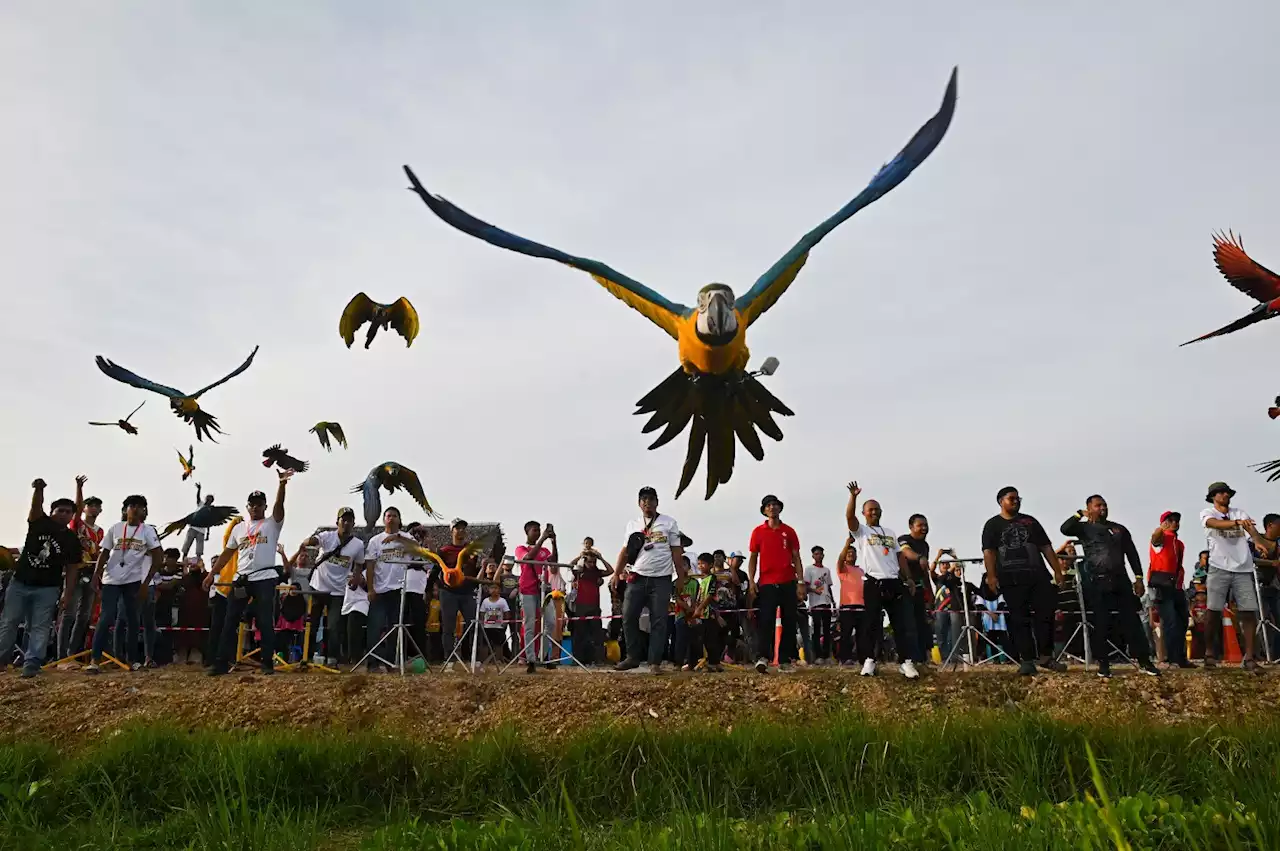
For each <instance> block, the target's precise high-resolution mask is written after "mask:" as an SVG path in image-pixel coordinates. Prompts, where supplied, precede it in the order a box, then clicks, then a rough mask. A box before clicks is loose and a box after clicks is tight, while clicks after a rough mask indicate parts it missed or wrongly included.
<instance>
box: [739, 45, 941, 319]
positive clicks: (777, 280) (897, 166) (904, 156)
mask: <svg viewBox="0 0 1280 851" xmlns="http://www.w3.org/2000/svg"><path fill="white" fill-rule="evenodd" d="M957 74H958V69H954V68H953V69H952V71H951V79H950V80H949V81H948V83H947V90H946V92H945V94H943V96H942V106H941V107H940V108H939V109H938V111H937V113H936V114H934V116H933V117H932V118H930V119H929V120H928V121H926V122H925V123H924V125H923V126H921V128H920V129H919V130H917V131H916V134H915V135H914V136H912V137H911V141H909V142H907V144H906V146H905V147H903V149H902V150H901V151H899V152H898V154H897V156H895V157H894V158H893V159H891V160H890V161H889V162H887V163H886V164H885V165H884V166H883V167H882V168H881V169H880V170H879V171H878V172H876V175H875V177H873V178H871V182H870V183H869V184H867V187H866V188H865V189H863V190H862V191H861V192H859V193H858V195H857V197H856V198H854V199H853V200H852V201H850V202H849V203H848V204H845V205H844V206H843V207H841V208H840V209H839V210H837V211H836V213H835V214H834V215H832V216H831V217H830V218H828V219H827V220H826V221H824V222H823V223H822V224H820V225H818V226H817V227H816V228H814V229H813V230H811V231H809V232H808V233H807V234H805V235H804V236H803V237H801V238H800V241H799V242H797V243H796V244H795V245H794V246H792V247H791V250H790V251H788V252H787V253H786V254H784V255H783V256H782V258H781V259H780V260H778V262H777V263H774V264H773V266H771V267H770V268H769V271H767V272H765V273H764V274H763V275H761V276H760V278H759V279H758V280H757V281H756V282H755V284H754V285H753V286H752V287H751V289H750V290H748V291H747V292H745V293H743V294H742V295H741V296H740V297H739V298H738V299H737V301H736V302H735V303H734V306H735V307H736V308H737V309H738V310H739V311H740V312H741V313H742V316H743V319H744V320H745V322H746V324H747V325H748V326H749V325H751V324H752V323H753V322H755V321H756V320H757V319H759V318H760V315H761V314H763V313H764V312H765V311H766V310H768V309H769V308H770V307H773V305H774V304H775V303H777V301H778V299H779V298H780V297H781V296H782V294H783V293H784V292H786V291H787V288H788V287H790V286H791V283H792V282H793V281H794V280H795V279H796V275H798V274H799V272H800V269H801V268H802V267H803V266H804V264H805V261H806V260H807V259H808V257H809V252H810V251H811V250H812V249H813V247H814V246H815V245H817V244H818V243H819V242H821V241H822V239H823V237H825V236H826V235H827V234H829V233H831V231H833V230H835V229H836V227H838V226H839V225H841V224H842V223H844V222H845V221H847V220H848V219H849V218H850V217H852V216H853V215H854V214H855V213H857V212H858V211H859V210H861V209H863V208H864V207H868V206H870V205H871V204H872V203H874V202H875V201H877V200H879V199H880V198H882V197H884V196H885V195H887V194H888V193H889V192H890V191H891V190H892V189H894V187H896V186H897V185H898V184H900V183H902V181H904V180H906V179H907V176H908V175H910V174H911V172H913V171H914V170H915V169H916V167H917V166H919V165H920V164H921V163H922V162H924V161H925V160H926V159H927V158H928V157H929V155H930V154H931V153H933V150H934V149H935V148H936V147H938V143H939V142H941V141H942V137H943V136H945V135H946V133H947V128H948V127H950V126H951V118H952V116H953V115H954V114H955V109H956V77H957Z"/></svg>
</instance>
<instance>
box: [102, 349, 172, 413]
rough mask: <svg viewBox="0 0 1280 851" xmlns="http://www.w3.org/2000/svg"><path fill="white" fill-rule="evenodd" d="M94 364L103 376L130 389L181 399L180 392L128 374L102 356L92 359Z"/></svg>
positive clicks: (125, 370) (128, 372)
mask: <svg viewBox="0 0 1280 851" xmlns="http://www.w3.org/2000/svg"><path fill="white" fill-rule="evenodd" d="M94 362H95V363H97V364H98V369H100V370H102V374H103V375H105V376H107V377H108V378H114V379H115V380H116V381H119V382H122V383H124V384H128V385H129V386H130V387H137V388H138V389H139V390H150V391H151V392H152V393H159V394H160V395H161V396H168V397H169V398H170V399H181V398H182V396H183V393H182V391H181V390H175V389H173V388H172V387H166V386H164V385H163V384H156V383H155V382H154V381H148V380H147V379H145V378H143V377H142V376H141V375H138V374H137V373H136V372H130V371H129V370H127V369H125V368H124V367H122V366H121V365H120V364H118V363H115V362H114V361H109V360H107V359H106V358H104V357H103V356H102V355H98V356H97V357H96V358H94ZM130 416H132V414H130Z"/></svg>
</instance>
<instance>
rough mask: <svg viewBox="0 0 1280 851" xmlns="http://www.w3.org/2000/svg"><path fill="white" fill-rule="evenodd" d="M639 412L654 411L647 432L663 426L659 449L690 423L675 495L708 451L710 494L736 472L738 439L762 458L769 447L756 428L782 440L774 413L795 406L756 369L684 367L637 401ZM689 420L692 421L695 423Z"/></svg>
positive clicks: (786, 412)
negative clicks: (721, 371)
mask: <svg viewBox="0 0 1280 851" xmlns="http://www.w3.org/2000/svg"><path fill="white" fill-rule="evenodd" d="M636 407H637V410H636V413H637V414H651V415H652V416H650V417H649V421H648V422H647V423H645V425H644V428H643V429H641V431H642V433H644V434H648V433H649V432H652V431H656V430H657V429H659V428H662V429H663V431H662V433H661V434H660V435H658V439H657V440H655V441H654V442H653V443H652V444H651V445H650V446H649V448H650V449H657V448H658V447H659V446H663V445H665V444H667V443H669V442H670V441H672V440H673V439H675V437H676V435H678V434H680V433H681V432H682V431H684V430H685V427H686V426H689V448H688V451H687V453H686V455H685V462H684V469H683V471H682V472H681V475H680V487H679V489H678V490H676V498H677V499H678V498H679V497H680V494H682V493H684V490H685V488H687V487H688V486H689V484H690V482H692V481H693V476H694V473H696V472H697V471H698V465H699V463H701V461H702V455H703V453H704V451H705V453H706V456H707V495H706V499H711V496H712V495H713V494H714V493H715V492H716V488H717V487H719V486H720V485H722V484H724V483H725V482H728V481H729V479H730V477H731V476H732V475H733V464H734V457H735V455H736V452H737V446H736V444H737V443H741V444H742V445H743V447H744V448H745V449H746V450H747V452H749V453H750V454H751V457H753V458H755V459H756V460H757V461H760V460H762V459H763V458H764V447H763V446H762V445H761V443H760V435H759V434H758V433H757V432H756V429H759V430H760V431H762V432H764V433H765V434H766V435H768V436H769V437H770V438H772V439H774V440H782V429H780V428H778V424H777V423H776V422H775V421H774V419H773V415H774V414H781V415H782V416H785V417H789V416H791V415H792V414H793V413H794V412H793V411H792V410H791V409H790V408H788V407H787V406H786V405H784V404H782V402H780V401H779V400H778V398H777V397H776V396H774V395H773V394H772V393H770V392H769V390H768V389H767V388H766V387H765V386H764V385H763V384H761V383H760V381H759V380H758V379H757V378H756V377H755V376H754V375H748V374H747V373H745V372H736V373H732V374H729V375H703V374H698V375H691V374H689V373H687V372H685V371H684V369H683V367H682V368H680V369H677V370H676V371H675V372H673V373H671V375H669V376H667V377H666V379H664V380H663V382H662V383H661V384H659V385H658V386H657V387H655V388H653V390H651V391H649V393H648V394H647V395H646V396H645V397H644V398H643V399H641V400H640V401H639V402H637V403H636ZM690 423H692V425H691V426H690Z"/></svg>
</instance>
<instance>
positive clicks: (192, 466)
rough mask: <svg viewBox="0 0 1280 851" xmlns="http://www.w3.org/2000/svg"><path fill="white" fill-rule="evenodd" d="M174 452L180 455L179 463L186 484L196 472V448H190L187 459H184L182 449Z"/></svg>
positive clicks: (188, 448)
mask: <svg viewBox="0 0 1280 851" xmlns="http://www.w3.org/2000/svg"><path fill="white" fill-rule="evenodd" d="M173 451H174V452H177V453H178V463H179V464H181V465H182V480H183V481H184V482H185V481H186V480H187V479H189V478H191V474H192V473H194V472H195V471H196V448H195V446H188V447H187V455H188V457H186V458H184V457H182V450H181V449H175V450H173Z"/></svg>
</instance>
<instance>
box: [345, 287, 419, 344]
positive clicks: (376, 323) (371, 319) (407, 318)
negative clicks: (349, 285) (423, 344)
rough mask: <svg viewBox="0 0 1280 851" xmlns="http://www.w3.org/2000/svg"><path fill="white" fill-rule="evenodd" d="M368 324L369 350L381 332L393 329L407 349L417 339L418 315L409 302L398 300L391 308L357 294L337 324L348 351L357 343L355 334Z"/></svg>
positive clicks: (365, 342)
mask: <svg viewBox="0 0 1280 851" xmlns="http://www.w3.org/2000/svg"><path fill="white" fill-rule="evenodd" d="M366 322H368V323H369V333H368V335H367V336H366V337H365V338H364V347H365V348H366V349H367V348H369V345H370V344H371V343H372V342H373V338H374V337H376V336H377V335H378V329H379V328H392V329H394V330H395V331H396V333H398V334H399V335H400V336H401V337H404V344H405V346H406V347H408V346H412V345H413V339H414V337H417V336H418V311H416V310H414V309H413V305H412V304H410V303H409V299H407V298H403V297H401V298H398V299H396V300H395V301H394V302H392V303H391V304H379V303H378V302H376V301H374V300H373V299H371V298H369V297H368V296H367V295H365V294H364V293H356V295H355V298H353V299H351V301H349V302H347V306H346V308H344V309H343V311H342V318H341V319H339V320H338V334H339V336H341V337H342V340H343V342H345V343H346V344H347V348H348V349H349V348H351V344H352V343H354V342H355V341H356V331H359V330H360V326H361V325H363V324H364V323H366Z"/></svg>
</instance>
